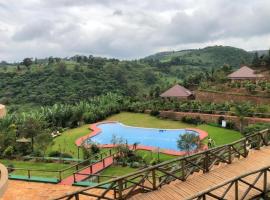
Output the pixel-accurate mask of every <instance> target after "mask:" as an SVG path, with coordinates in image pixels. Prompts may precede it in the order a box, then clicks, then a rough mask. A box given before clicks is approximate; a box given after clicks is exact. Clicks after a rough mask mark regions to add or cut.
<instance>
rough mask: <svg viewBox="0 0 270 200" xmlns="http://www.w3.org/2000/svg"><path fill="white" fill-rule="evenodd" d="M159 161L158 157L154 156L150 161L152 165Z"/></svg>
mask: <svg viewBox="0 0 270 200" xmlns="http://www.w3.org/2000/svg"><path fill="white" fill-rule="evenodd" d="M157 163H158V161H157V159H156V158H153V159H152V160H151V161H150V165H156V164H157Z"/></svg>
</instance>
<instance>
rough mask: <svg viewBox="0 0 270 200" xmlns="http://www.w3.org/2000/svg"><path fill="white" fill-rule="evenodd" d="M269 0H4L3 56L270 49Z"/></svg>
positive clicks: (0, 8) (0, 2)
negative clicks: (216, 47) (211, 47)
mask: <svg viewBox="0 0 270 200" xmlns="http://www.w3.org/2000/svg"><path fill="white" fill-rule="evenodd" d="M269 19H270V1H269V0H233V1H230V0H151V1H150V0H23V1H22V0H0V60H8V61H20V60H21V59H22V58H24V57H48V56H60V57H66V56H72V55H75V54H85V55H89V54H93V55H99V56H108V57H116V58H121V59H133V58H140V57H144V56H147V55H149V54H152V53H155V52H158V51H167V50H181V49H186V48H202V47H205V46H208V45H230V46H236V47H240V48H243V49H246V50H258V49H268V48H269V47H270V23H269Z"/></svg>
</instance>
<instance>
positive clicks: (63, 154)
mask: <svg viewBox="0 0 270 200" xmlns="http://www.w3.org/2000/svg"><path fill="white" fill-rule="evenodd" d="M61 157H62V158H72V155H70V154H69V153H62V155H61Z"/></svg>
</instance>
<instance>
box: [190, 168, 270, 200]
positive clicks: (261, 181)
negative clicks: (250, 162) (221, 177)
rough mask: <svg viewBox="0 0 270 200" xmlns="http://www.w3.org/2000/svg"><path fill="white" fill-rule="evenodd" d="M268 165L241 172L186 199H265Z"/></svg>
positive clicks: (266, 194) (269, 189)
mask: <svg viewBox="0 0 270 200" xmlns="http://www.w3.org/2000/svg"><path fill="white" fill-rule="evenodd" d="M269 176H270V166H267V167H264V168H261V169H258V170H255V171H252V172H249V173H246V174H243V175H241V176H238V177H236V178H233V179H231V180H228V181H226V182H224V183H221V184H219V185H217V186H215V187H213V188H210V189H208V190H205V191H202V192H200V193H199V194H196V195H194V196H192V197H191V198H189V199H188V200H195V199H197V200H200V199H208V198H211V199H236V200H240V199H241V200H243V199H260V198H259V197H261V198H263V199H267V198H266V197H268V193H269V192H270V188H269V185H268V184H269V181H268V179H269Z"/></svg>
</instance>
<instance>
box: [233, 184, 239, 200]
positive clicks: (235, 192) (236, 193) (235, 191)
mask: <svg viewBox="0 0 270 200" xmlns="http://www.w3.org/2000/svg"><path fill="white" fill-rule="evenodd" d="M234 186H235V188H234V196H235V197H234V199H235V200H238V180H236V181H235V183H234Z"/></svg>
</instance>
